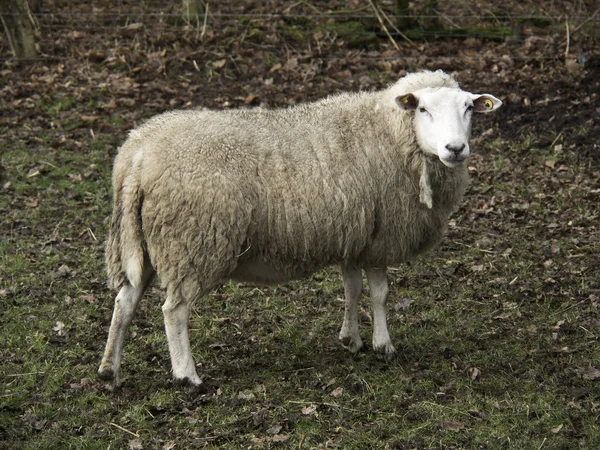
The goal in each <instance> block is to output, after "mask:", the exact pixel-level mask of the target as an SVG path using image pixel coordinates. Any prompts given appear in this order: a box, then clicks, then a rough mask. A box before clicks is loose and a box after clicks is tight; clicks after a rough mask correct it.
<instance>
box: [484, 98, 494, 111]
mask: <svg viewBox="0 0 600 450" xmlns="http://www.w3.org/2000/svg"><path fill="white" fill-rule="evenodd" d="M485 107H486V108H487V109H492V108H493V107H494V104H493V103H492V101H491V100H490V99H486V101H485Z"/></svg>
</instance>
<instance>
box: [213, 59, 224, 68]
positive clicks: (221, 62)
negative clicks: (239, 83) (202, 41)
mask: <svg viewBox="0 0 600 450" xmlns="http://www.w3.org/2000/svg"><path fill="white" fill-rule="evenodd" d="M225 64H227V60H226V59H220V60H218V61H215V62H214V63H213V67H214V68H215V69H222V68H223V67H225Z"/></svg>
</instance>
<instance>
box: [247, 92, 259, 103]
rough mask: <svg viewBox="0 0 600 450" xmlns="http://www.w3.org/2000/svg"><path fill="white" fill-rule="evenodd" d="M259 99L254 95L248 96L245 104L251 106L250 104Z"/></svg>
mask: <svg viewBox="0 0 600 450" xmlns="http://www.w3.org/2000/svg"><path fill="white" fill-rule="evenodd" d="M257 98H258V97H257V96H256V95H254V94H250V95H248V96H247V97H246V98H245V99H244V103H245V104H246V105H249V104H250V103H252V102H253V101H254V100H256V99H257Z"/></svg>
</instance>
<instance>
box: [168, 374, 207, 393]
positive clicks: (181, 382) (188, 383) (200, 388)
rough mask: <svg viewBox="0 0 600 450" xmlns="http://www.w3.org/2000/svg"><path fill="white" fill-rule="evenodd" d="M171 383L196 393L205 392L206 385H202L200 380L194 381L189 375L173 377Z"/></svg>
mask: <svg viewBox="0 0 600 450" xmlns="http://www.w3.org/2000/svg"><path fill="white" fill-rule="evenodd" d="M173 384H174V385H175V386H180V387H182V388H185V389H186V390H190V391H193V392H194V393H198V394H202V393H206V386H204V384H203V383H202V381H200V382H194V381H193V380H192V379H190V378H189V377H183V378H173Z"/></svg>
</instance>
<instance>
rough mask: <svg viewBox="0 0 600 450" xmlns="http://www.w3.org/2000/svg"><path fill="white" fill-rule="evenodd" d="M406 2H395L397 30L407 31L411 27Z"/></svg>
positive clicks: (404, 0) (397, 0)
mask: <svg viewBox="0 0 600 450" xmlns="http://www.w3.org/2000/svg"><path fill="white" fill-rule="evenodd" d="M409 3H410V2H409V1H408V0H395V5H394V6H395V11H394V13H395V15H396V16H397V17H396V26H397V27H398V29H399V30H407V29H408V28H410V27H411V25H412V21H411V18H410V17H409V16H410V5H409Z"/></svg>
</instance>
